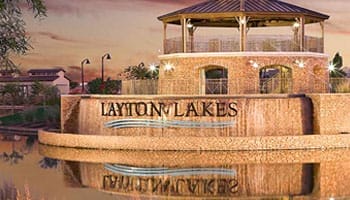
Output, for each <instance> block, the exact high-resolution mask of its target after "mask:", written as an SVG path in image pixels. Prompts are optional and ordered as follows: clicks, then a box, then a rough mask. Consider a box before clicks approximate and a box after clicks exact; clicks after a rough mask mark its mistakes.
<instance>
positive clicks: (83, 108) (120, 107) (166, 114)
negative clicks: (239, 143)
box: [61, 95, 313, 137]
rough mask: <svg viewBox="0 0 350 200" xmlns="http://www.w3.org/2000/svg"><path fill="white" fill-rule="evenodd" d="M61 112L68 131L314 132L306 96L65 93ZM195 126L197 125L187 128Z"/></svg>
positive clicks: (223, 134) (169, 133)
mask: <svg viewBox="0 0 350 200" xmlns="http://www.w3.org/2000/svg"><path fill="white" fill-rule="evenodd" d="M67 107H68V108H67ZM61 116H62V129H63V130H62V131H63V132H65V133H79V134H87V135H113V136H156V137H158V136H161V137H181V136H186V137H245V136H286V135H304V134H312V133H313V130H312V106H311V101H310V99H308V98H307V97H305V95H235V96H98V95H94V96H83V97H77V96H64V97H63V98H62V114H61ZM115 120H129V122H128V123H132V122H133V121H132V120H143V121H150V120H153V121H155V123H157V125H158V126H163V125H164V127H157V128H154V127H150V126H148V125H149V124H147V123H146V122H145V124H144V126H141V127H131V126H127V128H125V127H124V128H118V127H116V126H115V127H109V126H107V125H108V124H107V123H109V122H113V121H115ZM174 123H177V124H175V125H174V126H171V124H174ZM169 124H170V125H169ZM193 124H197V125H198V126H197V127H188V126H192V125H193ZM217 124H219V125H218V126H216V125H217ZM220 124H221V125H220ZM168 125H169V126H168ZM211 126H214V127H215V128H214V127H211Z"/></svg>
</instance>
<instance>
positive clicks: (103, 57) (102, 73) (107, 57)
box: [101, 53, 112, 91]
mask: <svg viewBox="0 0 350 200" xmlns="http://www.w3.org/2000/svg"><path fill="white" fill-rule="evenodd" d="M105 58H106V59H107V60H110V59H112V57H111V54H109V53H106V54H105V55H103V56H102V68H101V91H103V89H104V86H105V85H104V84H105V82H104V59H105Z"/></svg>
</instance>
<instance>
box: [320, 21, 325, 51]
mask: <svg viewBox="0 0 350 200" xmlns="http://www.w3.org/2000/svg"><path fill="white" fill-rule="evenodd" d="M320 25H321V31H322V36H321V42H322V52H324V21H321V22H320Z"/></svg>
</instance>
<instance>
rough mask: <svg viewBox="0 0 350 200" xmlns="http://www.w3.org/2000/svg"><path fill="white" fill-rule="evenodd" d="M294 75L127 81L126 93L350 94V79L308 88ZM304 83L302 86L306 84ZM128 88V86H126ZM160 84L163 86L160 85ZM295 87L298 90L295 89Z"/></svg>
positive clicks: (313, 83)
mask: <svg viewBox="0 0 350 200" xmlns="http://www.w3.org/2000/svg"><path fill="white" fill-rule="evenodd" d="M294 84H295V83H293V79H292V78H280V77H272V78H266V79H265V78H261V79H234V80H230V79H207V80H204V81H198V80H191V79H186V80H184V79H172V80H170V79H168V80H137V81H136V80H134V81H126V82H123V89H122V91H123V92H122V94H124V95H126V94H133V95H156V94H169V95H171V94H182V95H193V94H194V95H196V94H197V95H199V94H218V95H220V94H271V93H275V94H278V93H313V92H316V93H325V92H331V93H350V78H332V79H330V81H329V83H327V82H322V81H320V80H317V79H315V80H310V81H308V83H307V84H306V85H305V84H304V85H305V88H299V89H298V88H294V87H297V86H295V85H294ZM302 86H303V85H301V86H300V84H299V86H298V87H302ZM124 87H126V89H125V88H124ZM158 87H159V88H158ZM293 88H294V89H293Z"/></svg>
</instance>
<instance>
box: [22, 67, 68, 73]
mask: <svg viewBox="0 0 350 200" xmlns="http://www.w3.org/2000/svg"><path fill="white" fill-rule="evenodd" d="M60 71H64V70H63V69H61V68H55V69H31V70H29V71H28V73H58V72H60ZM64 72H66V71H64Z"/></svg>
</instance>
